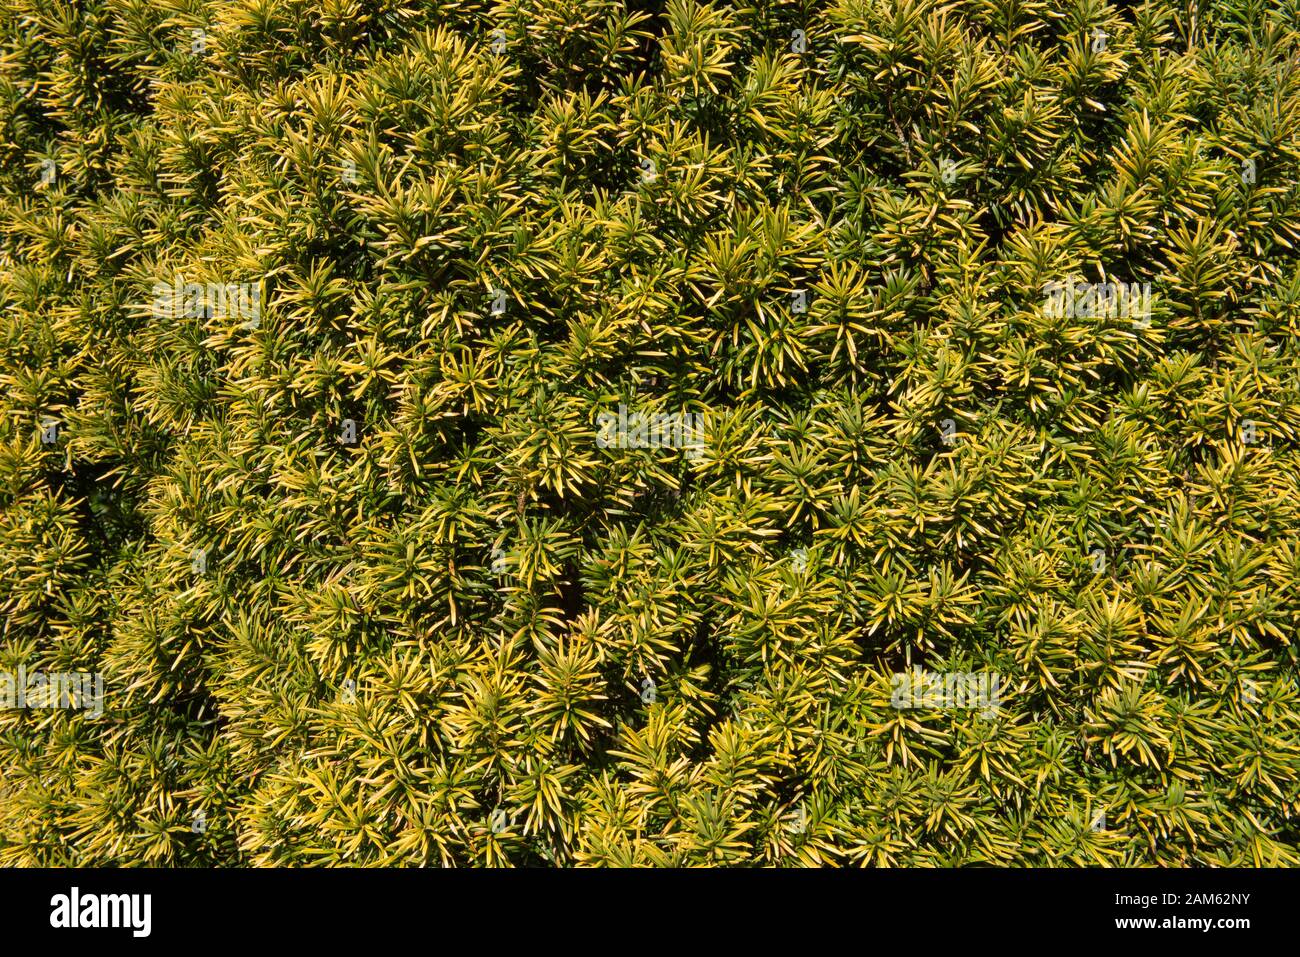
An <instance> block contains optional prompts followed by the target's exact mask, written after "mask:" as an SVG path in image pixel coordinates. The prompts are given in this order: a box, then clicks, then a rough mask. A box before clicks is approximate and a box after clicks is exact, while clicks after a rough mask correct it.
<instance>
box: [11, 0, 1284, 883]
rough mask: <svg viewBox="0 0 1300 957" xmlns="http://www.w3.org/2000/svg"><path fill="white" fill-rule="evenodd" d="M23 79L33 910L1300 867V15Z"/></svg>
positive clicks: (229, 60)
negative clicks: (157, 890) (739, 877)
mask: <svg viewBox="0 0 1300 957" xmlns="http://www.w3.org/2000/svg"><path fill="white" fill-rule="evenodd" d="M0 34H2V35H3V50H4V54H3V67H4V69H3V78H2V80H0V134H2V135H0V150H2V151H3V157H2V159H3V162H2V172H0V183H2V184H3V200H2V203H3V205H2V206H0V278H2V283H0V307H2V311H3V318H2V319H0V322H2V323H3V342H2V343H0V350H2V352H0V382H2V384H3V396H2V397H0V413H2V414H0V614H2V615H3V636H2V643H0V670H2V671H6V672H11V673H14V672H17V670H18V669H19V668H20V667H22V668H24V669H26V671H27V672H29V673H30V672H33V671H42V672H46V673H55V672H85V673H100V674H102V676H103V682H104V714H103V715H102V717H99V718H97V719H96V718H94V717H93V716H92V715H91V714H89V713H87V712H85V711H83V710H77V709H63V710H50V709H40V708H31V707H28V708H23V709H20V708H16V707H15V708H11V709H8V710H3V711H0V768H2V769H3V775H4V780H3V792H2V793H0V864H21V865H60V864H69V863H83V864H87V863H95V864H110V865H111V864H185V865H195V864H237V863H238V864H253V865H268V864H293V865H321V864H345V863H346V864H430V865H435V866H436V865H438V864H444V865H483V864H490V865H495V864H543V865H544V864H547V863H554V864H559V865H573V864H603V865H630V864H647V865H673V864H797V863H825V864H874V865H948V864H978V863H992V864H1016V865H1022V864H1033V865H1077V864H1151V863H1161V864H1201V865H1239V864H1265V865H1297V864H1300V825H1298V821H1297V814H1298V813H1300V798H1298V796H1297V795H1298V793H1300V689H1298V688H1297V682H1296V674H1297V648H1296V636H1297V631H1298V628H1297V622H1300V587H1297V586H1298V584H1300V542H1298V540H1297V533H1298V532H1300V454H1298V451H1297V448H1298V447H1297V435H1298V432H1300V378H1298V376H1297V373H1298V372H1300V339H1298V338H1297V333H1298V332H1300V258H1298V253H1297V244H1300V0H1271V2H1264V0H1218V2H1216V0H1185V2H1175V0H1149V2H1146V3H1142V4H1134V3H1120V4H1117V5H1116V4H1108V3H1104V2H1099V0H953V2H949V3H938V2H933V0H835V2H820V0H819V2H813V0H809V2H800V3H788V2H787V3H779V2H760V3H758V4H757V5H755V6H750V7H744V6H739V5H728V4H724V3H715V4H712V5H709V4H702V3H699V2H697V0H670V2H668V3H667V4H649V5H645V6H644V7H643V8H629V7H627V6H625V5H624V4H621V3H614V2H607V0H505V2H500V3H495V4H491V3H487V2H474V0H465V2H446V3H437V2H418V0H408V2H403V0H312V2H307V0H86V2H78V3H67V2H53V0H6V2H5V4H4V5H3V8H2V9H0ZM1061 282H1086V283H1119V284H1123V285H1124V288H1125V289H1129V288H1141V287H1147V288H1149V292H1150V310H1149V312H1143V313H1142V314H1141V315H1139V316H1136V317H1134V316H1132V315H1129V314H1127V313H1125V312H1123V311H1122V310H1116V309H1107V308H1086V307H1080V308H1065V309H1062V308H1059V306H1060V301H1059V299H1054V298H1053V295H1054V294H1053V293H1052V292H1050V291H1048V290H1050V289H1051V288H1052V286H1051V284H1053V283H1061ZM187 284H198V286H197V287H194V286H189V287H188V289H187ZM208 284H213V285H212V286H211V287H209V285H208ZM227 286H229V287H230V289H229V292H230V295H229V296H228V297H227V296H226V295H225V293H224V292H222V290H226V287H227ZM196 288H197V289H198V290H199V291H200V292H202V293H203V297H200V298H199V300H198V301H197V303H196V302H195V300H194V296H195V289H196ZM1058 288H1059V287H1058ZM236 293H238V294H236ZM177 294H178V295H179V300H178V297H177ZM214 294H215V295H216V298H215V299H214V298H213V297H214ZM187 296H188V297H189V298H188V299H187V298H186V297H187ZM169 297H170V298H169ZM240 297H242V299H241V298H240ZM250 303H251V305H250ZM169 304H170V305H171V306H173V307H175V308H169ZM196 304H197V306H198V308H195V306H196ZM250 310H251V311H250ZM620 405H622V406H623V407H624V413H625V415H627V414H632V413H646V414H662V415H670V416H677V415H679V414H690V415H692V416H694V415H696V414H698V415H700V416H701V417H702V418H701V419H699V420H696V419H694V418H692V419H690V420H685V421H686V422H687V423H688V424H689V423H690V422H692V421H699V422H702V423H703V430H702V435H701V436H700V439H701V441H700V443H699V446H698V447H692V448H668V447H631V448H625V447H621V444H620V443H613V444H611V443H609V442H605V441H600V442H598V441H597V439H598V419H599V417H600V416H602V415H615V416H617V414H618V411H619V407H620ZM677 421H679V422H680V421H682V420H680V419H679V420H677ZM353 439H355V441H353ZM622 444H626V443H622ZM678 444H680V442H679V443H678ZM643 445H644V443H643ZM918 667H919V668H922V669H924V671H925V672H926V673H931V674H934V673H938V674H940V675H943V674H945V673H947V674H952V673H958V674H978V675H983V676H986V677H987V676H988V675H995V676H997V679H998V680H999V681H1000V682H1001V690H1002V698H1003V700H1002V701H1001V703H1000V705H999V706H998V707H996V708H993V709H987V708H985V709H983V710H981V709H979V708H974V707H965V706H961V707H924V708H910V709H908V708H898V707H895V706H894V705H895V704H896V703H897V702H896V701H895V700H894V698H895V694H896V691H897V688H898V685H897V679H895V678H894V677H893V676H894V675H895V674H897V673H902V672H907V673H908V674H909V675H911V674H913V673H914V672H912V671H910V670H909V669H915V668H918ZM939 680H941V681H942V680H943V679H942V678H940V679H939Z"/></svg>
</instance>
